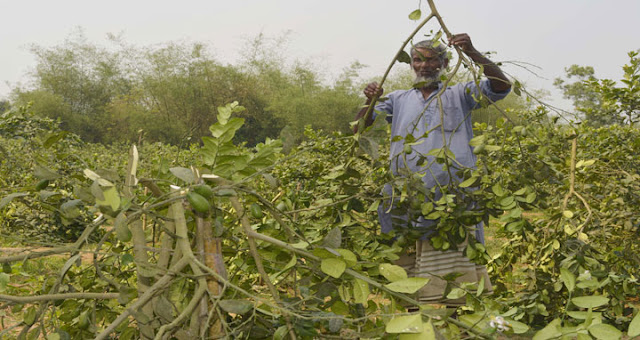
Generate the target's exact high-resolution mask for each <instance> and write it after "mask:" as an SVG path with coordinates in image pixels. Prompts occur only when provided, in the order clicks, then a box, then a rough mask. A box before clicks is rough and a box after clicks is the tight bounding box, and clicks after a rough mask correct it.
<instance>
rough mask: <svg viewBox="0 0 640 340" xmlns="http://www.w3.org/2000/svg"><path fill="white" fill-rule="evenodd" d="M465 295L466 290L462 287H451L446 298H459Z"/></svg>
mask: <svg viewBox="0 0 640 340" xmlns="http://www.w3.org/2000/svg"><path fill="white" fill-rule="evenodd" d="M465 295H467V292H466V291H465V290H464V289H462V288H453V289H452V290H451V292H449V294H447V299H451V300H455V299H459V298H461V297H463V296H465Z"/></svg>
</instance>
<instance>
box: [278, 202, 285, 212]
mask: <svg viewBox="0 0 640 340" xmlns="http://www.w3.org/2000/svg"><path fill="white" fill-rule="evenodd" d="M276 209H278V210H280V211H285V210H287V204H286V203H284V202H280V203H278V205H276Z"/></svg>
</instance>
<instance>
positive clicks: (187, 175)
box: [169, 167, 196, 184]
mask: <svg viewBox="0 0 640 340" xmlns="http://www.w3.org/2000/svg"><path fill="white" fill-rule="evenodd" d="M169 171H171V173H172V174H173V175H174V176H176V177H178V178H179V179H181V180H183V181H184V182H185V183H187V184H194V183H195V182H196V176H194V175H193V171H192V170H191V169H187V168H183V167H175V168H170V169H169Z"/></svg>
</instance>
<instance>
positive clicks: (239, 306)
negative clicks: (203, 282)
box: [218, 300, 253, 314]
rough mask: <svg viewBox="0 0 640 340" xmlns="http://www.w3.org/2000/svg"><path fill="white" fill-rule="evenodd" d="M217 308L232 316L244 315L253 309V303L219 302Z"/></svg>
mask: <svg viewBox="0 0 640 340" xmlns="http://www.w3.org/2000/svg"><path fill="white" fill-rule="evenodd" d="M218 306H220V308H222V309H223V310H224V311H225V312H227V313H233V314H245V313H247V312H249V311H250V310H252V309H253V303H252V302H251V301H248V300H220V301H219V302H218Z"/></svg>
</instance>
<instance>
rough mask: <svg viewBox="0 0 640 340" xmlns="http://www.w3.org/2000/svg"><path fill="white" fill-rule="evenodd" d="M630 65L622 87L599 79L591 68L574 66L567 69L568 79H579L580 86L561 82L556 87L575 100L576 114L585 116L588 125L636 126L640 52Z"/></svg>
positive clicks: (635, 54)
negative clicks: (639, 56) (639, 55)
mask: <svg viewBox="0 0 640 340" xmlns="http://www.w3.org/2000/svg"><path fill="white" fill-rule="evenodd" d="M628 55H629V64H627V65H624V66H623V67H622V70H623V72H624V75H623V79H621V80H620V82H621V83H622V84H623V86H622V87H616V82H614V81H613V80H610V79H597V78H596V77H595V76H594V74H595V73H594V69H593V67H590V66H586V67H583V66H578V65H572V66H571V67H569V68H567V69H565V71H566V73H567V78H577V81H576V82H573V83H566V82H565V80H563V79H561V78H557V79H556V80H555V82H554V85H555V86H556V87H558V88H559V89H561V90H562V91H563V92H564V96H565V98H567V99H572V100H573V104H574V107H575V109H576V111H577V112H578V113H580V114H582V115H584V119H585V120H586V122H587V123H588V124H591V125H594V126H603V125H610V124H628V125H633V124H635V123H637V122H638V119H639V116H640V111H639V109H638V108H639V107H640V103H639V101H638V96H639V93H640V58H638V52H637V51H632V52H629V54H628Z"/></svg>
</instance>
